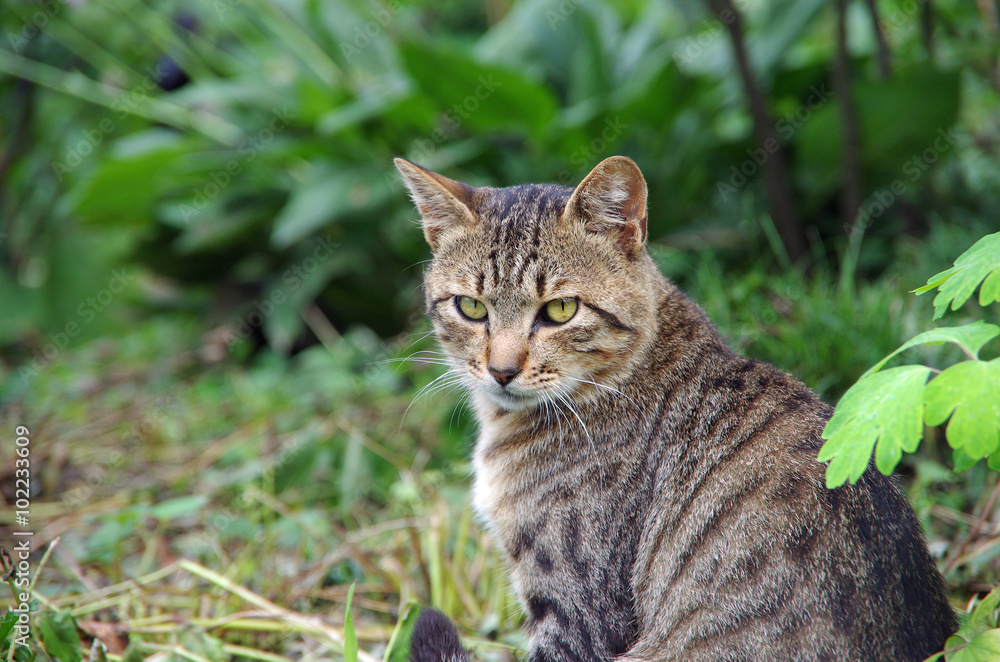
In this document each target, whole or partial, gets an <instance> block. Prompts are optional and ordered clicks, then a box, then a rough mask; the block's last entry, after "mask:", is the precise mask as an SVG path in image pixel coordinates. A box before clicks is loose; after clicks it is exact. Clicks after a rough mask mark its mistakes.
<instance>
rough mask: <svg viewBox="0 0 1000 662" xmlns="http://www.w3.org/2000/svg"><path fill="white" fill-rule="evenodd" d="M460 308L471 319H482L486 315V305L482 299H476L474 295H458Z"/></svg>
mask: <svg viewBox="0 0 1000 662" xmlns="http://www.w3.org/2000/svg"><path fill="white" fill-rule="evenodd" d="M457 300H458V310H459V312H461V313H462V314H463V315H465V316H466V317H468V318H469V319H470V320H481V319H483V318H484V317H486V306H484V305H483V302H482V301H476V300H475V299H473V298H472V297H462V296H460V297H457Z"/></svg>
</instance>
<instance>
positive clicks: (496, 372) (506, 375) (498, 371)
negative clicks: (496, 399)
mask: <svg viewBox="0 0 1000 662" xmlns="http://www.w3.org/2000/svg"><path fill="white" fill-rule="evenodd" d="M489 371H490V374H491V375H493V379H495V380H497V384H499V385H500V386H506V385H507V384H510V383H511V381H512V380H513V379H514V378H515V377H517V376H518V375H519V374H521V369H520V368H494V367H493V366H490V367H489Z"/></svg>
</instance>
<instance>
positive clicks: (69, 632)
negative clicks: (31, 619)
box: [36, 610, 83, 662]
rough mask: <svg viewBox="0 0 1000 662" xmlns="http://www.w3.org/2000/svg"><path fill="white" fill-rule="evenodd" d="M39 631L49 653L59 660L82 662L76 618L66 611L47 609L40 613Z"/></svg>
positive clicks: (63, 661)
mask: <svg viewBox="0 0 1000 662" xmlns="http://www.w3.org/2000/svg"><path fill="white" fill-rule="evenodd" d="M37 618H38V623H37V626H36V627H37V628H38V633H39V636H40V638H41V640H42V645H43V647H44V649H45V651H46V653H48V655H49V656H50V657H51V658H52V659H55V660H59V662H80V660H82V659H83V656H82V655H81V654H80V637H79V635H78V634H77V626H76V620H75V619H74V618H73V616H71V615H70V614H69V613H67V612H64V611H52V610H45V611H42V612H41V613H39V614H38V616H37Z"/></svg>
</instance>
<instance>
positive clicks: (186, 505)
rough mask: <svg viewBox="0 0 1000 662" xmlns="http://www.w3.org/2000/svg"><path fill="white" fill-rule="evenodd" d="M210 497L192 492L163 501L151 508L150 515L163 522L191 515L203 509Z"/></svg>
mask: <svg viewBox="0 0 1000 662" xmlns="http://www.w3.org/2000/svg"><path fill="white" fill-rule="evenodd" d="M207 501H208V497H207V496H205V495H204V494H192V495H188V496H181V497H176V498H173V499H167V500H166V501H161V502H160V503H158V504H156V505H155V506H153V507H152V508H150V509H149V515H150V516H151V517H155V518H156V519H158V520H161V521H163V522H169V521H170V520H174V519H177V518H178V517H183V516H184V515H190V514H192V513H196V512H198V511H199V510H201V509H202V508H203V507H204V505H205V503H206V502H207Z"/></svg>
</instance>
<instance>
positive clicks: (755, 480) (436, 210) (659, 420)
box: [396, 156, 956, 662]
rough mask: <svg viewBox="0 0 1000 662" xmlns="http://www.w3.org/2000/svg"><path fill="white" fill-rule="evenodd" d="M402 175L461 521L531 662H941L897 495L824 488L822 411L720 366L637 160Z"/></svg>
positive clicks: (927, 593)
mask: <svg viewBox="0 0 1000 662" xmlns="http://www.w3.org/2000/svg"><path fill="white" fill-rule="evenodd" d="M396 165H397V167H398V169H399V171H400V172H401V173H402V176H403V180H404V182H405V184H406V186H407V188H408V190H409V192H410V194H411V196H412V198H413V200H414V202H415V203H416V205H417V207H418V208H419V210H420V213H421V215H422V217H423V229H424V234H425V236H426V239H427V241H428V243H429V244H430V247H431V249H432V253H433V260H432V261H431V263H430V266H429V268H428V269H427V273H426V278H425V288H426V298H427V312H428V314H429V315H430V317H431V319H432V320H433V323H434V328H435V330H436V332H437V335H438V338H439V339H440V342H441V345H442V346H443V348H444V350H445V352H446V354H447V356H448V357H449V361H450V364H451V372H452V373H453V374H455V375H457V377H458V378H459V379H460V380H461V381H462V382H464V384H465V385H466V386H467V387H468V388H469V389H470V391H471V392H472V402H473V405H474V409H475V412H476V417H477V419H478V422H479V427H480V433H479V438H478V441H477V442H476V446H475V451H474V466H475V498H474V502H475V506H476V508H477V510H478V511H479V513H480V514H481V515H482V517H483V518H484V519H485V521H486V522H487V524H488V526H489V529H490V531H491V532H492V534H493V537H494V539H495V541H496V542H497V543H499V545H500V546H501V547H502V549H503V551H504V553H505V556H506V559H507V561H508V563H509V567H510V572H511V578H512V581H513V585H514V588H515V590H516V592H517V595H518V598H519V599H520V601H521V604H522V605H523V607H524V609H525V611H526V614H527V618H528V634H529V642H530V654H529V659H530V660H531V661H532V662H543V661H545V662H548V661H552V662H555V661H564V660H565V661H570V660H573V661H587V662H589V661H597V660H618V661H623V662H624V661H633V662H638V661H639V660H684V661H689V660H692V661H699V660H713V661H722V660H731V661H736V660H745V661H753V660H759V661H761V662H763V661H768V662H773V661H780V660H830V661H834V660H836V661H842V660H857V661H865V662H869V661H876V660H885V661H887V662H888V661H891V662H900V661H907V660H922V659H924V658H925V657H926V656H928V655H930V654H932V653H934V652H936V651H939V650H941V648H942V646H943V644H944V641H945V639H946V637H947V636H948V635H949V634H951V633H952V632H953V631H954V630H955V628H956V622H955V617H954V614H953V612H952V610H951V609H950V607H949V605H948V602H947V600H946V598H945V594H944V587H943V583H942V580H941V577H940V575H939V574H938V571H937V569H936V567H935V565H934V563H933V561H932V560H931V558H930V556H929V555H928V553H927V549H926V546H925V542H924V539H923V536H922V533H921V528H920V525H919V523H918V522H917V520H916V518H915V517H914V514H913V511H912V509H911V508H910V505H909V504H908V502H907V500H906V498H905V497H904V496H903V494H902V493H901V492H900V490H899V488H898V487H897V486H896V483H895V481H894V480H893V479H891V478H887V477H885V476H883V475H881V474H880V473H878V472H877V471H875V470H874V469H869V471H867V472H866V473H865V474H864V475H863V476H862V478H861V480H859V481H858V483H857V484H856V485H845V486H843V487H840V488H838V489H835V490H828V489H827V488H826V486H825V484H824V470H825V466H824V465H823V464H820V463H819V462H817V460H816V454H817V451H818V450H819V447H820V445H821V443H822V442H821V439H820V433H821V432H822V430H823V427H824V426H825V425H826V422H827V420H828V419H829V418H830V415H831V413H832V410H831V408H830V407H829V406H827V405H826V404H824V403H822V402H821V401H820V400H819V399H818V398H817V397H816V396H815V395H814V394H813V393H812V392H811V391H810V390H809V389H808V388H806V387H805V386H804V385H803V384H801V383H800V382H798V381H796V380H795V379H793V378H792V377H790V376H789V375H787V374H785V373H783V372H781V371H779V370H778V369H776V368H774V367H772V366H770V365H768V364H765V363H761V362H758V361H754V360H753V359H747V358H744V357H742V356H738V355H737V354H735V353H733V351H732V350H730V349H729V348H728V347H727V346H726V344H725V343H724V342H723V340H722V338H721V337H720V335H719V333H718V331H717V330H716V328H715V327H714V326H713V325H712V323H711V322H710V321H709V320H708V318H707V317H706V316H705V313H704V312H703V311H702V310H701V309H700V308H699V307H698V306H697V305H696V304H694V303H693V302H692V301H691V300H689V299H688V298H687V297H686V296H685V295H684V294H682V293H681V292H680V291H678V290H677V288H675V287H674V286H673V285H671V283H670V282H668V281H667V280H666V279H665V278H664V277H663V276H662V275H661V274H660V272H659V271H658V270H657V268H656V266H655V265H654V263H653V261H652V259H651V258H650V257H649V255H648V254H647V252H646V248H645V244H646V183H645V181H644V180H643V177H642V174H641V173H640V172H639V169H638V167H637V166H636V164H635V163H634V162H633V161H632V160H630V159H628V158H625V157H620V156H616V157H611V158H609V159H606V160H605V161H603V162H602V163H600V164H599V165H598V166H597V167H596V168H595V169H594V170H593V171H592V172H591V173H590V174H589V175H588V176H587V177H586V178H585V179H584V180H583V182H582V183H581V184H580V185H579V186H577V187H576V189H572V188H568V187H563V186H539V185H526V186H513V187H509V188H502V189H495V188H475V187H471V186H468V185H466V184H462V183H460V182H456V181H453V180H451V179H448V178H446V177H443V176H441V175H439V174H436V173H433V172H430V171H428V170H425V169H424V168H421V167H420V166H418V165H416V164H413V163H411V162H409V161H406V160H403V159H397V160H396ZM442 621H443V622H442ZM413 640H414V643H413V649H412V650H413V655H414V659H415V660H417V662H431V661H432V660H462V659H465V652H464V651H462V650H461V647H460V645H459V644H458V639H457V637H456V636H455V634H454V631H453V628H452V626H451V625H450V623H448V622H447V619H444V617H443V616H441V615H440V614H437V613H433V612H431V613H429V614H428V616H427V617H426V618H423V619H421V621H420V622H419V623H418V626H417V628H416V631H415V633H414V637H413Z"/></svg>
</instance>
